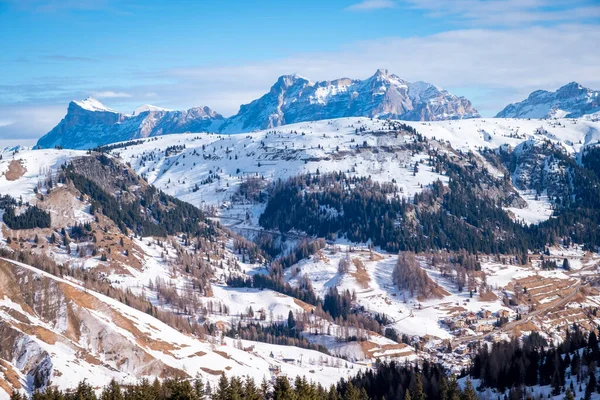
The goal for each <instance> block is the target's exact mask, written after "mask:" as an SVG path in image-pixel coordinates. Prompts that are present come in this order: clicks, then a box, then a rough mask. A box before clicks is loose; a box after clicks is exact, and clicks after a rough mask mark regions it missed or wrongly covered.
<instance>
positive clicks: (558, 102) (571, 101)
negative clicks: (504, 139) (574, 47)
mask: <svg viewBox="0 0 600 400" xmlns="http://www.w3.org/2000/svg"><path fill="white" fill-rule="evenodd" d="M599 110H600V92H599V91H594V90H592V89H589V88H586V87H584V86H582V85H581V84H579V83H577V82H570V83H568V84H566V85H564V86H562V87H560V88H559V89H557V90H556V91H555V92H549V91H547V90H536V91H534V92H532V93H531V94H530V95H529V96H528V97H527V99H525V100H523V101H520V102H517V103H513V104H509V105H508V106H506V107H505V108H504V109H503V110H502V111H500V112H499V113H498V114H497V115H496V117H497V118H555V117H556V118H562V117H564V118H577V117H580V116H582V115H586V114H592V113H595V112H597V111H599Z"/></svg>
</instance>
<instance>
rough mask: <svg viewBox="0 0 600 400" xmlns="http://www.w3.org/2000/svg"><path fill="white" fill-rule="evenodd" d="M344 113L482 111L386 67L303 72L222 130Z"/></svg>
mask: <svg viewBox="0 0 600 400" xmlns="http://www.w3.org/2000/svg"><path fill="white" fill-rule="evenodd" d="M413 85H414V86H413ZM341 117H376V118H394V119H407V120H417V121H420V120H424V121H431V120H441V119H461V118H474V117H479V113H478V112H477V110H475V109H474V108H473V106H472V105H471V103H470V102H469V101H468V100H467V99H465V98H464V97H457V96H454V95H452V94H451V93H449V92H448V91H446V90H443V89H441V88H438V87H437V86H435V85H431V84H427V83H424V82H418V83H416V84H411V83H409V82H407V81H405V80H403V79H401V78H400V77H398V76H397V75H394V74H391V73H390V72H389V71H388V70H387V69H384V68H380V69H378V70H377V71H375V74H373V75H372V76H370V77H368V78H367V79H364V80H359V79H349V78H340V79H335V80H331V81H319V82H313V81H311V80H310V79H308V78H304V77H301V76H298V75H283V76H281V77H279V78H278V80H277V82H276V83H275V84H274V85H273V86H272V87H271V90H270V91H269V93H267V94H265V95H263V96H262V97H260V98H259V99H256V100H254V101H252V102H250V103H249V104H244V105H242V106H241V107H240V111H239V112H238V113H237V114H236V115H234V116H233V117H231V118H229V119H228V120H227V121H226V122H225V123H224V124H223V126H222V127H221V132H226V133H238V132H247V131H252V130H259V129H269V128H273V127H276V126H279V125H284V124H291V123H296V122H303V121H313V120H320V119H333V118H341Z"/></svg>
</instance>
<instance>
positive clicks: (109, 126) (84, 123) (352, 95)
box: [37, 69, 479, 149]
mask: <svg viewBox="0 0 600 400" xmlns="http://www.w3.org/2000/svg"><path fill="white" fill-rule="evenodd" d="M341 117H376V118H392V119H402V120H411V121H438V120H453V119H464V118H476V117H479V113H478V112H477V110H475V109H474V108H473V106H472V105H471V102H470V101H469V100H467V99H466V98H464V97H458V96H455V95H453V94H451V93H449V92H448V91H446V90H444V89H441V88H439V87H437V86H435V85H432V84H429V83H425V82H414V83H410V82H407V81H404V80H402V79H401V78H399V77H398V76H396V75H393V74H390V73H389V72H388V71H387V70H383V69H380V70H378V71H377V72H376V73H375V74H374V75H373V76H372V77H370V78H368V79H365V80H356V79H348V78H341V79H336V80H333V81H323V82H313V81H311V80H309V79H306V78H303V77H301V76H298V75H285V76H282V77H280V78H279V79H278V80H277V82H276V83H275V84H274V85H273V86H272V87H271V89H270V91H269V92H268V93H267V94H265V95H264V96H262V97H261V98H259V99H257V100H254V101H252V102H251V103H249V104H245V105H242V106H241V107H240V111H239V112H238V114H236V115H234V116H232V117H230V118H227V119H225V118H223V117H222V116H221V115H220V114H217V113H216V112H214V111H212V110H211V109H210V108H208V107H196V108H191V109H189V110H187V111H167V110H165V109H162V108H159V107H155V106H151V105H144V106H141V107H139V108H138V109H136V111H135V112H134V113H133V114H131V115H128V114H123V113H120V112H117V111H115V110H112V109H110V108H108V107H106V106H104V105H103V104H102V103H100V102H99V101H98V100H96V99H93V98H88V99H86V100H84V101H73V102H71V103H70V104H69V108H68V111H67V115H66V116H65V118H63V120H62V121H61V122H60V123H59V124H58V125H57V126H56V127H55V128H54V129H52V130H51V131H50V132H49V133H47V134H46V135H44V136H43V137H42V138H41V139H40V140H39V141H38V143H37V144H38V146H40V147H43V148H50V147H55V146H61V147H64V148H72V149H87V148H91V147H96V146H98V145H103V144H107V143H114V142H119V141H124V140H130V139H138V138H144V137H150V136H159V135H163V134H171V133H182V132H202V131H209V132H220V133H241V132H250V131H254V130H260V129H269V128H274V127H277V126H281V125H285V124H291V123H297V122H304V121H314V120H323V119H331V118H341Z"/></svg>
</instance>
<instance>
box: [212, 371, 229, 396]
mask: <svg viewBox="0 0 600 400" xmlns="http://www.w3.org/2000/svg"><path fill="white" fill-rule="evenodd" d="M230 399H231V398H230V393H229V380H228V379H227V377H226V376H225V374H223V375H221V377H220V378H219V383H218V385H217V387H216V388H215V392H214V393H213V396H212V400H230Z"/></svg>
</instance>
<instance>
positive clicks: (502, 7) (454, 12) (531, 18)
mask: <svg viewBox="0 0 600 400" xmlns="http://www.w3.org/2000/svg"><path fill="white" fill-rule="evenodd" d="M403 4H407V5H408V6H409V7H412V8H415V9H420V10H424V11H425V12H427V14H428V16H429V17H433V18H443V19H444V20H445V22H459V23H469V24H473V25H477V26H486V27H489V26H518V25H524V24H531V23H544V22H554V23H557V22H558V23H560V22H563V23H564V22H580V21H582V20H590V19H593V18H599V17H600V5H590V2H589V1H587V0H454V1H440V0H404V1H403Z"/></svg>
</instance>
